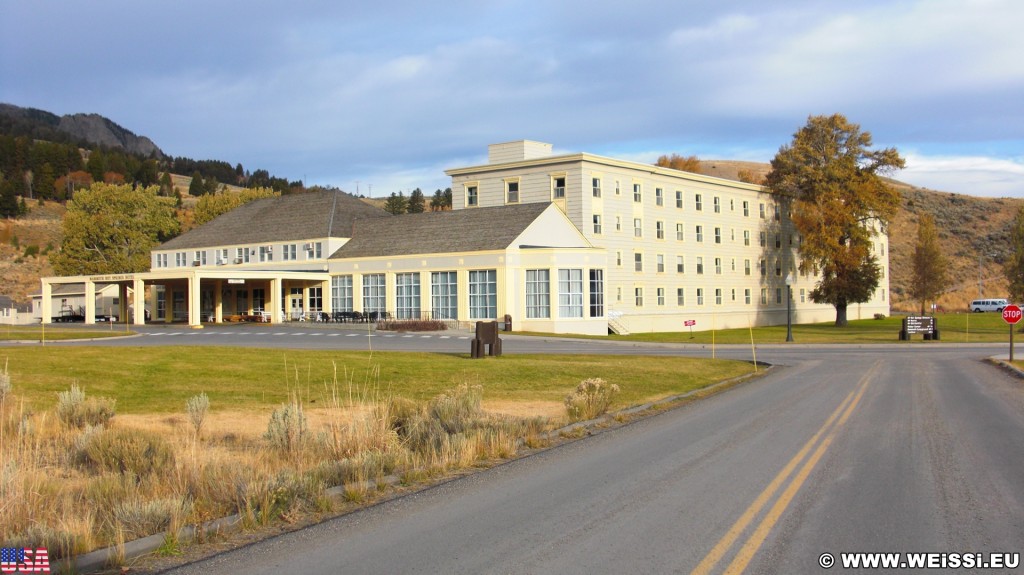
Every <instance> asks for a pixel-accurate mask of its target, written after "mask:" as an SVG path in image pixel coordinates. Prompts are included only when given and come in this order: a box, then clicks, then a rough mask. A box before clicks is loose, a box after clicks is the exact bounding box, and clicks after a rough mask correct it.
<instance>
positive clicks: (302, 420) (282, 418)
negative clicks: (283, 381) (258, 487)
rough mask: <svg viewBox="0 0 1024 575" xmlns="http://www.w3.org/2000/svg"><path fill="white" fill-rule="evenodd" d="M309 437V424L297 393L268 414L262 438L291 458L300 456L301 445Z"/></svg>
mask: <svg viewBox="0 0 1024 575" xmlns="http://www.w3.org/2000/svg"><path fill="white" fill-rule="evenodd" d="M308 437H309V426H308V424H307V423H306V414H305V413H304V412H303V411H302V403H301V402H300V401H299V398H298V396H297V395H292V399H291V401H289V402H288V403H286V404H284V405H282V406H281V407H279V408H277V409H275V410H274V412H273V413H271V414H270V422H269V423H268V424H267V432H266V433H265V434H263V438H264V439H266V440H267V441H269V442H270V445H271V446H272V447H274V448H275V449H277V450H279V451H281V452H283V453H285V454H286V455H288V456H289V457H291V458H292V459H298V458H299V457H301V452H302V447H303V445H304V444H305V442H306V440H307V439H308Z"/></svg>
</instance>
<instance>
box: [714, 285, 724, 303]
mask: <svg viewBox="0 0 1024 575" xmlns="http://www.w3.org/2000/svg"><path fill="white" fill-rule="evenodd" d="M715 305H722V288H715Z"/></svg>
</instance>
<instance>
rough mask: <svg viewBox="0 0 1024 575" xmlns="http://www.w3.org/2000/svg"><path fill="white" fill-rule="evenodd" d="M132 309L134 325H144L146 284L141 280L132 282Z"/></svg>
mask: <svg viewBox="0 0 1024 575" xmlns="http://www.w3.org/2000/svg"><path fill="white" fill-rule="evenodd" d="M132 307H133V308H135V320H134V321H133V322H132V323H134V324H135V325H146V283H145V282H143V281H142V280H139V279H137V280H133V281H132Z"/></svg>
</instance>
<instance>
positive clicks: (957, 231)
mask: <svg viewBox="0 0 1024 575" xmlns="http://www.w3.org/2000/svg"><path fill="white" fill-rule="evenodd" d="M768 169H769V166H768V164H761V163H755V162H739V161H723V160H714V161H704V162H702V170H703V171H704V173H706V174H707V175H712V176H717V177H722V178H729V179H738V174H739V172H740V171H744V172H747V173H749V174H753V175H755V177H756V176H761V177H763V176H764V174H767V173H768ZM172 179H173V184H174V187H175V188H177V189H178V190H180V191H181V192H182V194H183V208H184V211H185V215H184V218H183V219H184V220H185V221H190V217H189V216H188V214H189V213H190V210H191V208H192V207H193V206H194V205H195V202H196V198H193V197H191V196H189V195H188V188H189V183H190V182H191V178H190V177H188V176H178V175H175V176H173V178H172ZM893 185H895V186H896V187H898V188H899V189H900V191H901V193H902V194H903V206H902V209H901V210H900V212H899V213H898V214H897V215H896V217H895V218H894V220H893V222H892V224H891V227H890V230H889V244H890V253H889V267H890V274H891V277H890V293H891V303H892V306H893V311H913V310H915V309H916V308H917V303H916V302H913V301H910V299H909V295H908V290H909V286H910V283H911V266H910V261H911V259H910V258H911V256H912V255H913V252H914V242H915V241H916V239H917V222H918V217H919V215H920V214H922V213H930V214H932V216H934V218H935V221H936V227H937V228H938V230H939V241H940V243H941V245H942V249H943V252H944V253H945V254H946V257H947V258H948V259H949V264H950V277H951V282H950V283H951V286H950V290H949V292H948V293H946V294H944V295H943V296H942V297H941V298H940V299H939V302H938V303H939V305H940V306H942V308H943V309H946V310H948V311H956V310H963V309H966V308H967V304H968V302H970V300H972V299H976V298H978V297H979V296H984V297H1006V296H1007V288H1006V280H1005V279H1004V278H1003V275H1002V267H1001V262H1003V261H1004V260H1005V259H1006V258H1007V256H1008V255H1009V253H1010V241H1009V231H1010V225H1011V224H1012V221H1013V217H1014V215H1015V214H1016V213H1017V210H1018V209H1019V208H1020V207H1021V206H1022V205H1024V200H1020V199H1008V198H998V199H994V198H978V197H973V196H965V195H960V194H951V193H948V192H937V191H932V190H925V189H922V188H916V187H914V186H910V185H907V184H904V183H901V182H895V181H894V182H893ZM366 201H367V202H369V203H372V204H374V205H378V206H379V207H383V202H384V199H383V198H374V199H372V200H371V199H367V200H366ZM30 207H31V209H32V211H31V213H30V214H29V215H28V217H26V218H22V219H18V220H0V294H4V295H10V296H12V297H14V298H15V299H16V300H18V301H27V299H28V296H29V294H31V293H35V292H38V290H39V277H40V276H45V275H53V269H52V268H51V267H50V264H49V258H48V257H47V255H46V252H47V251H48V247H49V249H53V248H55V247H57V246H59V245H60V241H61V234H60V219H61V217H62V216H63V214H64V206H62V205H60V204H57V203H50V202H48V203H46V204H45V205H43V206H39V205H36V204H34V203H33V204H32V205H31V206H30ZM979 284H980V286H981V287H980V289H979Z"/></svg>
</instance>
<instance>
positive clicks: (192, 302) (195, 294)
mask: <svg viewBox="0 0 1024 575" xmlns="http://www.w3.org/2000/svg"><path fill="white" fill-rule="evenodd" d="M200 312H201V310H200V307H199V274H198V273H196V272H193V273H192V277H190V278H189V280H188V325H190V326H193V327H195V326H199V325H202V323H203V321H202V314H201V313H200Z"/></svg>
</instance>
